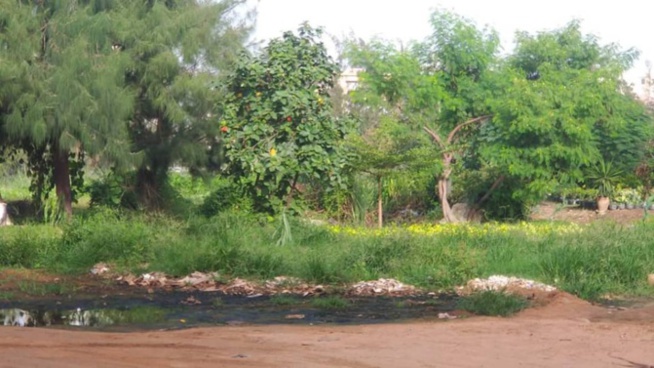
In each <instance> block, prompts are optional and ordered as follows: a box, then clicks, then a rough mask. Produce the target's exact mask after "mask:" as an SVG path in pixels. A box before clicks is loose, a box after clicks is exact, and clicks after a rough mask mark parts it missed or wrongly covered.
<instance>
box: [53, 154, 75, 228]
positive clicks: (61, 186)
mask: <svg viewBox="0 0 654 368" xmlns="http://www.w3.org/2000/svg"><path fill="white" fill-rule="evenodd" d="M52 160H53V163H54V171H53V176H54V183H55V191H56V193H57V199H58V200H59V206H60V208H62V209H63V210H64V212H65V213H66V217H67V218H68V219H70V218H71V217H72V216H73V194H72V191H71V188H70V166H69V163H68V153H67V152H64V151H62V150H60V149H59V147H57V146H56V145H54V146H53V149H52Z"/></svg>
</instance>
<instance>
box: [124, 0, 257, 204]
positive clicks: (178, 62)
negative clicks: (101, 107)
mask: <svg viewBox="0 0 654 368" xmlns="http://www.w3.org/2000/svg"><path fill="white" fill-rule="evenodd" d="M116 1H118V0H116ZM120 3H121V7H122V15H123V18H122V19H121V20H119V24H120V26H119V27H120V29H121V32H120V34H119V35H118V37H117V38H116V47H117V48H118V49H119V50H120V53H121V54H125V55H126V56H127V57H128V59H129V65H128V66H127V68H126V75H125V78H126V84H127V86H128V87H129V89H130V91H132V92H133V93H134V94H135V103H134V113H133V115H132V116H131V119H130V123H129V131H130V136H131V140H132V145H133V146H132V149H133V151H134V152H138V153H140V154H142V156H143V160H142V163H141V165H140V166H139V168H138V170H137V175H136V190H137V193H138V195H139V199H140V200H141V204H142V205H144V206H145V207H150V208H153V207H160V206H161V205H162V204H163V199H164V198H163V196H162V189H163V186H164V184H165V183H166V179H167V175H168V170H169V169H170V167H171V165H173V164H178V165H182V166H185V167H187V168H189V169H191V170H192V171H193V172H198V171H200V170H202V169H203V168H205V167H206V166H207V165H210V164H218V163H219V162H217V160H218V159H217V156H216V155H213V154H214V153H215V152H216V151H217V147H218V142H217V140H216V137H218V136H219V133H220V132H219V129H220V124H219V121H220V117H219V116H218V115H219V111H220V110H219V109H217V106H218V104H219V103H220V102H221V99H222V97H223V96H224V94H223V93H222V92H223V91H222V90H221V89H220V88H218V87H217V86H218V85H219V83H218V80H220V78H222V77H224V76H225V75H227V74H228V72H229V71H230V70H231V69H232V68H233V65H234V62H235V60H236V58H237V56H238V55H239V54H240V53H241V51H243V49H244V44H245V42H246V40H247V37H248V36H249V33H250V31H251V18H249V17H243V16H242V15H239V14H241V13H242V12H241V13H239V12H238V11H237V10H239V9H241V8H240V7H241V6H243V5H244V3H245V1H244V0H221V1H212V2H208V1H199V0H165V1H163V0H159V1H156V0H150V1H132V0H123V1H120Z"/></svg>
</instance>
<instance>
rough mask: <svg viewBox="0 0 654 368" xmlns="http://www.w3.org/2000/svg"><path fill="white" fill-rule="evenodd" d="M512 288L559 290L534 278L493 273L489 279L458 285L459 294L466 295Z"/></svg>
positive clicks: (545, 290)
mask: <svg viewBox="0 0 654 368" xmlns="http://www.w3.org/2000/svg"><path fill="white" fill-rule="evenodd" d="M512 289H521V290H538V291H544V292H553V291H556V290H557V289H556V288H555V287H554V286H551V285H546V284H543V283H540V282H538V281H534V280H528V279H521V278H517V277H510V276H501V275H493V276H490V277H489V278H487V279H473V280H470V281H468V283H467V284H466V285H465V286H461V287H458V288H457V293H458V294H459V295H466V294H470V293H471V292H476V291H500V290H506V291H511V290H512Z"/></svg>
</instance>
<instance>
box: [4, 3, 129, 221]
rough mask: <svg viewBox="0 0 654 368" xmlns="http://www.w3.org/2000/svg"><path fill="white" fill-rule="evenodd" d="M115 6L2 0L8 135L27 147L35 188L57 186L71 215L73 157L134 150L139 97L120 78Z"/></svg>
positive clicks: (122, 63) (118, 155) (121, 156)
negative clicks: (131, 134)
mask: <svg viewBox="0 0 654 368" xmlns="http://www.w3.org/2000/svg"><path fill="white" fill-rule="evenodd" d="M112 4H113V2H106V1H104V2H103V1H74V0H61V1H39V2H32V1H11V0H2V1H0V8H1V9H2V12H1V13H0V113H1V114H2V116H0V124H2V126H1V127H0V128H2V135H3V139H2V140H4V144H7V145H11V146H13V147H19V148H22V149H24V150H26V151H27V153H28V155H29V159H30V160H29V161H30V166H31V169H32V170H31V173H32V175H33V189H35V194H36V195H37V196H39V197H40V195H42V194H43V193H47V191H49V188H51V186H54V187H55V188H56V194H57V196H58V198H59V200H60V204H61V205H62V207H63V209H64V210H65V212H66V213H67V214H68V215H69V216H70V215H71V214H72V200H73V195H72V189H71V174H75V172H71V161H73V162H74V161H77V162H80V163H81V162H83V157H84V154H90V155H98V154H102V155H103V156H105V157H110V158H111V159H113V160H115V161H125V160H127V159H128V156H129V154H127V153H128V152H129V142H128V136H127V124H126V122H127V118H128V117H129V115H130V113H131V111H132V107H133V99H132V94H131V92H130V91H129V90H127V89H126V88H124V86H123V83H122V81H123V76H124V70H125V67H126V65H127V59H126V57H125V56H124V55H122V54H121V53H117V52H115V49H114V47H113V45H114V42H115V40H116V38H117V36H118V33H119V29H118V28H117V27H116V24H117V23H119V22H120V20H119V17H118V13H117V12H115V11H113V5H112ZM77 167H79V165H78V166H73V169H75V168H77ZM73 171H75V170H73ZM78 173H79V171H78ZM73 176H75V175H73Z"/></svg>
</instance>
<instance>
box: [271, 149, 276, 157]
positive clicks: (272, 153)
mask: <svg viewBox="0 0 654 368" xmlns="http://www.w3.org/2000/svg"><path fill="white" fill-rule="evenodd" d="M276 155H277V150H276V149H274V148H271V149H270V157H275V156H276Z"/></svg>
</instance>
